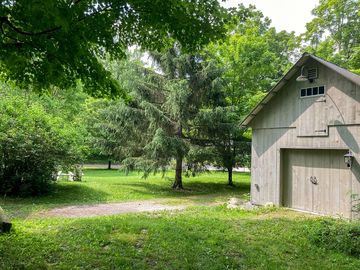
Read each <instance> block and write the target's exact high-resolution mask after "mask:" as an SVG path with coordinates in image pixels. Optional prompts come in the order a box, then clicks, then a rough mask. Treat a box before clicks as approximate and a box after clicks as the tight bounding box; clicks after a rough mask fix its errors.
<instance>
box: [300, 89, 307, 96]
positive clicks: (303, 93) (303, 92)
mask: <svg viewBox="0 0 360 270" xmlns="http://www.w3.org/2000/svg"><path fill="white" fill-rule="evenodd" d="M300 96H302V97H305V96H306V89H301V94H300Z"/></svg>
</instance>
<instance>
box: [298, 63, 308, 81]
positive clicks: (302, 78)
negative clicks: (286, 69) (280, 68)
mask: <svg viewBox="0 0 360 270" xmlns="http://www.w3.org/2000/svg"><path fill="white" fill-rule="evenodd" d="M307 80H308V76H307V75H305V66H302V67H301V74H300V76H299V77H297V78H296V81H297V82H305V81H307Z"/></svg>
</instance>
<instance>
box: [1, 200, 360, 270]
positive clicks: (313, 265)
mask: <svg viewBox="0 0 360 270" xmlns="http://www.w3.org/2000/svg"><path fill="white" fill-rule="evenodd" d="M318 222H320V221H319V219H314V218H307V217H304V216H302V215H301V214H294V213H293V212H290V211H285V210H279V209H263V210H256V211H254V210H253V211H241V210H227V209H226V208H225V207H223V206H217V207H195V208H192V209H189V210H186V211H180V212H159V213H152V214H129V215H119V216H111V217H101V218H87V219H43V220H40V219H31V220H21V221H20V220H18V221H16V222H15V232H13V233H12V234H9V235H2V236H0V269H2V270H7V269H36V270H40V269H359V268H360V260H358V259H356V258H354V257H349V256H346V255H345V254H342V253H337V252H334V251H329V250H326V249H323V248H319V247H317V246H315V245H313V244H312V243H311V241H309V239H308V237H307V232H308V228H309V227H311V226H313V225H314V224H316V223H318Z"/></svg>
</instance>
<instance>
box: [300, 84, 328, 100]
mask: <svg viewBox="0 0 360 270" xmlns="http://www.w3.org/2000/svg"><path fill="white" fill-rule="evenodd" d="M321 86H324V94H317V95H311V96H303V97H302V96H301V90H302V89H305V90H307V89H308V88H310V87H301V88H300V95H299V96H300V98H313V97H324V96H325V95H326V89H327V88H326V85H317V86H312V87H311V88H314V87H317V88H319V87H321ZM318 91H319V90H318Z"/></svg>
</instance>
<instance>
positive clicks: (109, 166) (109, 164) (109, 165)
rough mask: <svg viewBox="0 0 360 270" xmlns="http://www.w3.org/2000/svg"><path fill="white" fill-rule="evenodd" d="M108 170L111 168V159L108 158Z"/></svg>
mask: <svg viewBox="0 0 360 270" xmlns="http://www.w3.org/2000/svg"><path fill="white" fill-rule="evenodd" d="M108 170H111V160H109V163H108Z"/></svg>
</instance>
